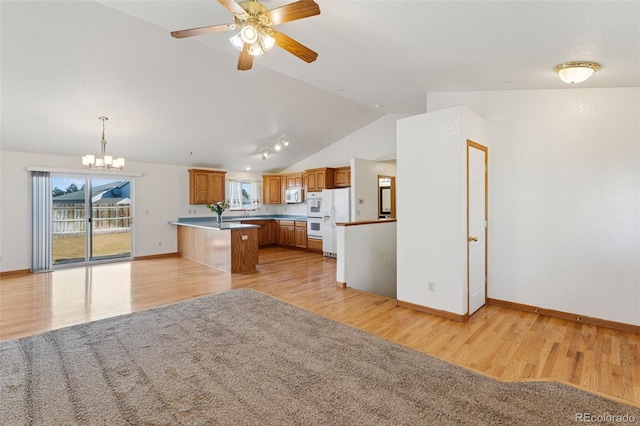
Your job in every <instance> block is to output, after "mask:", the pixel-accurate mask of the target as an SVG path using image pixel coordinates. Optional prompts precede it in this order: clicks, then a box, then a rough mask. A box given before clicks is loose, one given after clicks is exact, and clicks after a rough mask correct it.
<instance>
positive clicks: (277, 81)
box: [0, 0, 640, 172]
mask: <svg viewBox="0 0 640 426" xmlns="http://www.w3.org/2000/svg"><path fill="white" fill-rule="evenodd" d="M287 3H289V2H286V1H285V2H281V1H265V2H264V4H265V6H267V8H269V9H272V8H274V7H278V6H281V5H284V4H287ZM318 3H319V5H320V9H321V14H320V15H319V16H314V17H310V18H306V19H302V20H299V21H295V22H290V23H286V24H282V25H279V26H278V27H277V28H278V29H279V30H280V31H282V32H283V33H285V34H287V35H288V36H290V37H292V38H294V39H296V40H298V41H299V42H301V43H303V44H304V45H306V46H308V47H309V48H311V49H313V50H315V51H316V52H318V54H319V57H318V59H317V61H315V62H313V63H311V64H307V63H305V62H303V61H301V60H299V59H298V58H296V57H294V56H293V55H291V54H289V53H287V52H286V51H284V50H282V49H279V48H277V47H276V48H274V49H273V50H271V51H270V52H267V54H265V55H263V56H260V57H256V58H255V60H254V66H253V69H252V70H250V71H245V72H241V71H237V70H236V63H237V51H235V50H234V48H233V47H232V46H231V45H230V43H229V42H228V38H229V36H231V35H233V33H217V34H208V35H203V36H198V37H191V38H187V39H181V40H178V39H174V38H172V37H170V35H169V32H170V31H173V30H179V29H185V28H193V27H199V26H205V25H213V24H220V23H230V22H232V17H231V14H230V13H229V12H228V11H227V10H226V9H225V8H224V7H222V6H221V5H220V4H219V3H218V2H217V1H215V0H206V1H184V0H182V1H162V0H151V1H111V0H105V1H101V2H95V1H88V0H86V1H7V0H2V1H1V3H0V5H1V9H0V14H1V25H2V27H1V36H2V39H1V55H2V56H1V61H2V62H1V71H2V75H1V78H2V88H1V89H2V92H1V98H2V99H1V100H2V104H1V108H2V110H1V112H2V121H1V125H2V129H1V139H0V142H1V143H2V149H5V150H15V151H27V152H41V153H50V154H61V155H77V156H80V155H82V154H87V153H98V151H99V149H100V144H99V141H100V132H101V122H100V121H99V120H98V118H97V117H98V116H100V115H106V116H108V117H109V119H110V120H109V121H108V127H107V132H106V133H107V134H106V136H107V141H108V148H107V151H108V153H109V154H113V155H117V156H124V157H126V158H127V160H130V161H135V160H137V161H147V162H157V163H168V164H183V165H188V166H207V167H215V168H223V169H227V170H243V169H244V168H245V167H246V166H251V167H252V169H253V170H254V171H260V172H262V171H277V170H280V169H283V168H286V167H287V166H289V165H291V164H295V163H297V162H298V161H301V160H302V159H304V158H306V157H308V156H309V155H311V154H313V153H314V152H316V151H318V150H320V149H322V148H323V147H325V146H327V145H330V144H332V143H334V142H336V141H337V140H339V139H341V138H343V137H345V136H347V135H348V134H350V133H352V132H354V131H356V130H357V129H359V128H361V127H362V126H364V125H366V124H368V123H369V122H371V121H373V120H375V119H377V118H378V117H380V116H382V115H383V114H417V113H422V112H425V110H426V107H425V102H426V93H427V92H434V91H455V90H465V91H467V90H516V89H560V88H567V85H566V84H564V83H562V82H561V81H560V80H559V79H558V78H557V75H556V74H555V73H554V72H553V68H554V66H555V65H557V64H559V63H561V62H565V61H571V60H591V61H596V62H599V63H600V64H601V65H602V69H601V70H600V71H599V72H598V73H596V74H595V75H594V76H593V77H592V78H591V79H590V80H588V81H587V82H585V83H582V84H580V85H579V86H576V87H598V88H600V87H629V86H633V87H637V86H640V2H636V1H627V2H617V1H593V2H586V1H547V2H541V1H495V2H494V1H471V2H464V1H391V0H388V1H363V0H352V1H342V0H334V1H318ZM376 104H377V105H379V107H376ZM285 133H287V134H288V135H289V136H288V139H289V140H290V142H291V144H290V145H289V147H288V148H287V150H286V152H280V153H278V154H277V155H274V156H272V157H271V158H269V159H268V160H264V161H263V160H261V159H260V158H259V153H260V151H261V150H262V149H263V148H264V147H266V146H267V145H269V144H270V143H271V142H273V141H274V140H276V139H277V138H278V137H280V136H281V135H283V134H285ZM379 160H386V159H379Z"/></svg>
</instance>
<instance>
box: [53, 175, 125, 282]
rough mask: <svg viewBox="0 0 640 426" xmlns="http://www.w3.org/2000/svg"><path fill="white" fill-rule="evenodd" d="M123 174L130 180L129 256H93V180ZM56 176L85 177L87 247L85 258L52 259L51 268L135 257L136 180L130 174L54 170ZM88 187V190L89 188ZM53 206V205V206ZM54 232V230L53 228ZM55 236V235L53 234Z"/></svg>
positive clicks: (87, 264)
mask: <svg viewBox="0 0 640 426" xmlns="http://www.w3.org/2000/svg"><path fill="white" fill-rule="evenodd" d="M120 176H122V177H123V178H124V179H126V180H127V181H128V182H129V185H130V207H129V224H130V230H129V234H130V243H129V244H130V250H129V256H119V257H106V258H96V259H94V258H92V257H93V256H92V252H93V246H92V244H93V202H92V199H91V198H92V197H91V192H92V185H91V183H92V181H93V180H99V179H106V180H109V179H114V180H116V177H117V178H119V177H120ZM56 178H61V179H64V178H75V179H84V181H85V194H84V196H85V200H84V210H85V218H84V222H85V242H84V244H85V247H84V260H79V261H77V262H69V263H59V264H54V263H53V259H51V269H52V270H56V269H64V268H73V267H79V266H90V265H99V264H101V263H113V262H122V261H131V260H133V259H134V257H135V255H134V249H135V248H134V241H135V234H134V233H135V220H134V212H135V208H134V200H135V185H134V182H135V180H134V179H132V178H131V176H130V175H128V174H119V175H111V174H110V175H107V174H105V173H83V174H80V173H63V172H53V173H52V175H51V181H52V183H53V180H54V179H56ZM87 188H88V190H87ZM52 207H53V206H52ZM52 232H53V230H52ZM51 237H52V238H53V235H51ZM51 256H52V257H53V248H52V250H51Z"/></svg>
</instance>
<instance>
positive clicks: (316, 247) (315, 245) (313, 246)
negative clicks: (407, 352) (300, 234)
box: [307, 238, 322, 251]
mask: <svg viewBox="0 0 640 426" xmlns="http://www.w3.org/2000/svg"><path fill="white" fill-rule="evenodd" d="M307 248H308V249H309V250H311V251H322V240H319V239H317V238H307Z"/></svg>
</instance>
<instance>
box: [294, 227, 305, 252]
mask: <svg viewBox="0 0 640 426" xmlns="http://www.w3.org/2000/svg"><path fill="white" fill-rule="evenodd" d="M294 231H295V241H294V243H295V246H296V247H300V248H307V222H296V223H295V226H294Z"/></svg>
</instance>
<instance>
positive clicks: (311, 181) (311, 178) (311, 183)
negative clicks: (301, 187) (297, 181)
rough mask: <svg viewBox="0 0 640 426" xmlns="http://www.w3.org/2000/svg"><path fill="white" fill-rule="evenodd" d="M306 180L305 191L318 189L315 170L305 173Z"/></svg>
mask: <svg viewBox="0 0 640 426" xmlns="http://www.w3.org/2000/svg"><path fill="white" fill-rule="evenodd" d="M307 181H308V182H307V191H312V192H313V191H318V187H317V185H316V173H315V172H311V173H307Z"/></svg>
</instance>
